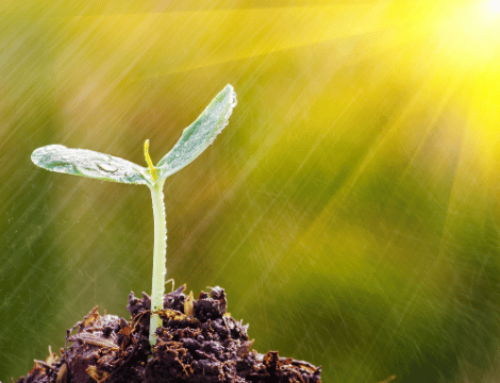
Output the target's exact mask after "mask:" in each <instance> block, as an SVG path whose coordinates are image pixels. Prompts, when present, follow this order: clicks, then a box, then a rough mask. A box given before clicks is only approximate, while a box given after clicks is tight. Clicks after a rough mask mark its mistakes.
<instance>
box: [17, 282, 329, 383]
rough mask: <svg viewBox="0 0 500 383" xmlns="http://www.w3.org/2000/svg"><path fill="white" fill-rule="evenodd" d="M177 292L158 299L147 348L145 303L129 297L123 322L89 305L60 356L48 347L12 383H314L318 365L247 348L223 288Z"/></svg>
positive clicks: (243, 331) (318, 380)
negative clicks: (158, 321) (159, 323)
mask: <svg viewBox="0 0 500 383" xmlns="http://www.w3.org/2000/svg"><path fill="white" fill-rule="evenodd" d="M184 290H185V285H183V286H181V287H180V288H178V289H177V290H175V291H173V292H171V293H169V294H167V295H165V297H164V305H163V307H164V309H163V310H162V311H161V312H160V316H161V318H162V320H163V327H162V328H159V329H158V330H157V334H158V339H157V342H156V344H155V346H154V347H153V349H151V347H150V345H149V340H148V335H149V317H150V307H151V300H150V298H149V296H148V295H147V294H145V293H143V295H142V298H137V297H135V296H134V293H130V295H129V299H128V302H129V304H128V306H127V309H128V311H129V312H130V315H131V319H130V321H127V320H125V319H124V318H119V317H117V316H115V315H104V316H101V315H100V314H99V312H98V309H97V307H95V308H94V309H92V310H91V311H90V313H89V314H88V315H87V316H85V318H84V319H83V320H82V321H80V322H78V323H77V324H76V325H75V326H73V328H71V329H70V330H68V331H67V334H66V347H65V348H62V349H61V350H60V354H61V356H58V355H57V354H56V353H54V352H52V350H50V348H49V356H48V358H47V359H46V360H45V361H41V360H35V365H34V367H33V368H32V370H31V371H30V372H29V374H28V375H27V376H26V377H22V378H20V379H19V380H18V381H17V383H34V382H37V383H95V382H102V383H104V382H108V383H118V382H120V383H184V382H185V383H250V382H251V383H321V378H320V373H321V367H315V366H313V365H312V364H310V363H308V362H304V361H300V360H295V359H292V358H283V357H280V356H279V354H278V351H269V352H267V353H266V354H260V353H258V352H257V351H255V350H253V349H252V344H253V340H250V339H249V338H248V334H247V329H248V325H243V323H242V321H236V320H235V319H234V318H232V317H231V315H230V314H228V313H227V299H226V294H225V292H224V289H222V288H220V287H214V288H212V291H211V292H210V294H208V293H205V292H203V291H202V292H201V293H200V294H199V296H198V299H197V300H194V299H191V298H190V297H187V296H186V295H185V294H184Z"/></svg>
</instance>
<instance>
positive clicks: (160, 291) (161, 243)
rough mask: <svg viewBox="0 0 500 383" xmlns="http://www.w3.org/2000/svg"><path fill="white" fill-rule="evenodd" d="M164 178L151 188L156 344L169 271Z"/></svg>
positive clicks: (152, 341)
mask: <svg viewBox="0 0 500 383" xmlns="http://www.w3.org/2000/svg"><path fill="white" fill-rule="evenodd" d="M164 182H165V181H164V180H162V181H160V182H157V183H156V184H155V185H154V186H153V187H152V188H150V189H151V198H152V200H153V216H154V222H155V226H154V227H155V238H154V254H153V288H152V290H151V321H150V322H149V343H150V344H151V346H154V345H155V343H156V338H157V335H156V334H155V331H156V329H158V328H159V327H161V326H162V320H161V318H160V316H159V315H158V312H159V311H160V310H163V295H164V294H165V274H166V273H167V267H166V261H167V219H166V215H165V202H164V200H163V184H164Z"/></svg>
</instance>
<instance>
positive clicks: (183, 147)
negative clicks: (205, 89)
mask: <svg viewBox="0 0 500 383" xmlns="http://www.w3.org/2000/svg"><path fill="white" fill-rule="evenodd" d="M235 106H236V93H235V92H234V89H233V87H232V86H231V85H229V84H228V85H226V87H225V88H224V89H223V90H222V91H221V92H220V93H219V94H218V95H217V96H215V98H214V99H213V100H212V102H211V103H210V104H209V105H208V106H207V108H206V109H205V110H204V111H203V113H202V114H201V115H200V116H199V117H198V118H197V119H196V121H195V122H193V123H192V124H191V125H190V126H189V127H187V128H186V129H184V131H183V132H182V136H181V138H180V139H179V141H177V143H176V144H175V146H174V147H173V148H172V150H171V151H170V152H168V153H167V154H166V155H165V156H164V157H163V158H162V159H161V160H160V162H158V164H157V165H156V169H157V170H158V177H159V179H165V178H167V177H168V176H170V175H172V174H174V173H175V172H177V171H179V170H180V169H182V168H183V167H184V166H186V165H188V164H189V163H191V161H193V160H194V159H195V158H196V157H198V156H199V155H200V154H201V153H202V152H203V151H204V150H205V149H206V148H207V147H208V146H210V145H211V144H212V142H213V141H214V140H215V137H217V135H218V134H219V133H220V132H221V131H222V129H224V128H225V127H226V125H227V124H228V120H229V117H230V116H231V113H232V111H233V108H234V107H235Z"/></svg>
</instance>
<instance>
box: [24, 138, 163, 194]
mask: <svg viewBox="0 0 500 383" xmlns="http://www.w3.org/2000/svg"><path fill="white" fill-rule="evenodd" d="M31 160H32V161H33V163H34V164H35V165H37V166H40V167H41V168H44V169H47V170H50V171H53V172H58V173H66V174H74V175H77V176H83V177H89V178H96V179H99V180H105V181H113V182H121V183H125V184H142V185H153V184H154V182H153V180H152V178H151V176H150V174H149V172H148V170H147V169H146V168H143V167H141V166H139V165H136V164H134V163H132V162H129V161H126V160H124V159H122V158H118V157H113V156H110V155H108V154H104V153H99V152H94V151H92V150H85V149H68V148H67V147H65V146H62V145H49V146H44V147H42V148H38V149H36V150H35V151H34V152H33V154H32V155H31Z"/></svg>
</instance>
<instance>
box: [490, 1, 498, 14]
mask: <svg viewBox="0 0 500 383" xmlns="http://www.w3.org/2000/svg"><path fill="white" fill-rule="evenodd" d="M489 6H490V9H491V10H492V11H494V12H500V0H490V2H489Z"/></svg>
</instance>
